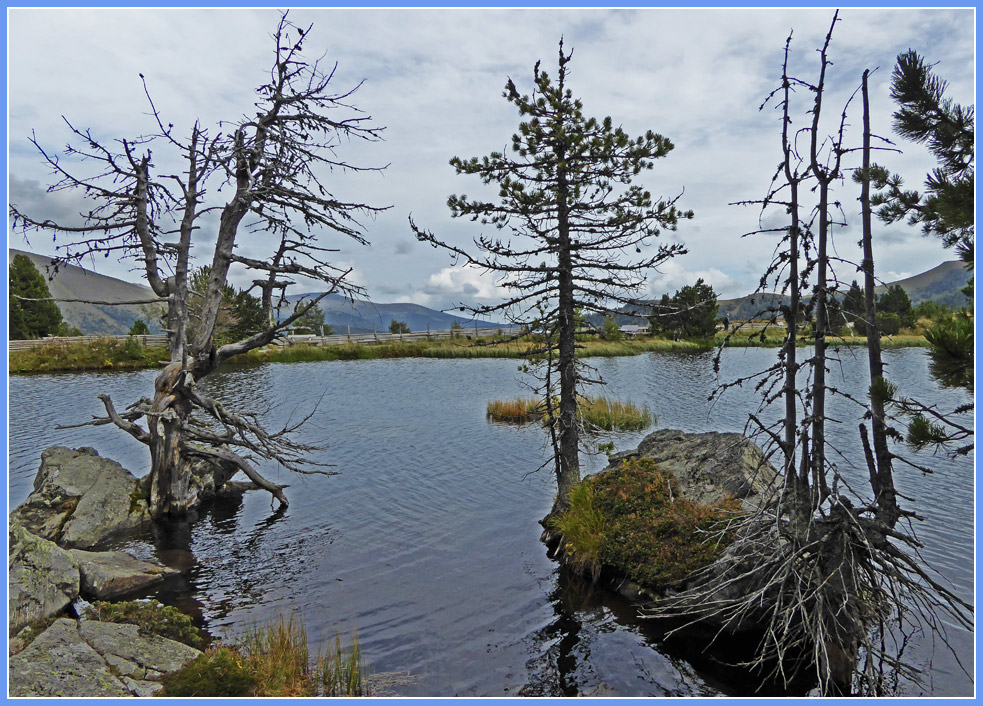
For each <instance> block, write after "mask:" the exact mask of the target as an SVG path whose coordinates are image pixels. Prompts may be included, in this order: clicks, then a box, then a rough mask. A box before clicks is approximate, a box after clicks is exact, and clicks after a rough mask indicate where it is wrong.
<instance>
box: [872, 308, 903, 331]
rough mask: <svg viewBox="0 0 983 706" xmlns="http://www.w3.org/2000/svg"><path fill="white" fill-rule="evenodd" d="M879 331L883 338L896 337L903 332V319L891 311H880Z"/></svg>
mask: <svg viewBox="0 0 983 706" xmlns="http://www.w3.org/2000/svg"><path fill="white" fill-rule="evenodd" d="M877 330H878V331H880V333H881V335H882V336H894V335H895V334H897V333H899V332H900V331H901V317H899V316H898V315H897V314H895V313H892V312H889V311H878V312H877Z"/></svg>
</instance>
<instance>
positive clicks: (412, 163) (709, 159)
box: [8, 8, 975, 309]
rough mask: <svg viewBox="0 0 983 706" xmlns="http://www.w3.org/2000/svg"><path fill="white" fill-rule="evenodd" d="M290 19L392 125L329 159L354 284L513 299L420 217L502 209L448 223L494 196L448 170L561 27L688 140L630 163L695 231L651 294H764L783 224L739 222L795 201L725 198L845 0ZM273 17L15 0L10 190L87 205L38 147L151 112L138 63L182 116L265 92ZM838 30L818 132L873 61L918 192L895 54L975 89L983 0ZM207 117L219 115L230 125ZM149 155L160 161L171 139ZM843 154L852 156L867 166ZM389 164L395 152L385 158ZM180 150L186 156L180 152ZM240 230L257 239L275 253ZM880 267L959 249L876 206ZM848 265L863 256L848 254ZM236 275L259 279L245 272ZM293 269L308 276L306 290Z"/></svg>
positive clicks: (121, 131)
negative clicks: (453, 202)
mask: <svg viewBox="0 0 983 706" xmlns="http://www.w3.org/2000/svg"><path fill="white" fill-rule="evenodd" d="M290 17H291V19H292V21H293V22H294V23H295V24H298V25H301V26H304V27H306V26H307V25H309V24H313V25H314V27H313V31H312V33H310V34H309V36H308V40H307V46H306V49H307V51H308V53H309V54H310V55H311V56H312V57H314V58H317V57H321V56H323V57H324V58H323V60H324V61H326V62H337V63H338V69H337V72H336V74H335V76H334V79H333V85H335V86H336V88H337V90H347V89H348V88H351V87H352V86H355V85H357V84H358V83H359V82H364V83H362V86H361V88H359V90H358V91H357V93H356V94H355V95H354V97H353V98H352V101H351V102H352V103H353V104H354V105H355V106H357V107H358V108H359V109H360V110H362V111H364V113H365V114H367V115H370V116H371V117H372V120H373V123H374V124H375V125H378V126H384V127H385V131H384V132H383V137H384V140H383V141H381V142H375V143H348V142H345V143H342V144H341V145H339V147H338V154H339V156H341V157H343V158H344V159H346V160H348V161H351V162H352V163H354V164H359V165H362V166H376V167H382V166H386V169H385V170H383V171H381V172H372V171H370V172H360V173H338V172H334V173H331V174H328V175H326V184H327V186H328V187H329V188H330V189H331V190H332V192H333V193H334V194H335V195H336V196H338V197H339V198H344V199H351V200H355V201H359V202H363V203H367V204H371V205H373V206H388V207H390V208H388V209H387V210H386V211H384V212H383V213H381V214H379V215H378V216H376V217H375V218H373V219H369V220H366V221H365V222H364V225H365V235H366V237H367V239H368V240H369V241H370V243H371V245H370V246H369V247H364V246H359V245H357V244H355V243H354V242H353V241H346V240H344V239H341V238H340V237H339V236H337V235H334V234H330V233H326V234H323V237H322V238H321V241H320V242H321V244H322V245H323V246H325V247H331V248H337V249H338V252H336V253H335V254H334V260H333V262H334V264H336V265H338V266H341V267H345V268H348V267H350V268H352V275H351V276H352V278H353V281H354V282H355V283H356V284H359V285H361V286H363V287H365V288H366V290H367V292H368V294H369V297H370V298H371V299H372V300H373V301H376V302H380V303H381V302H399V301H403V302H406V301H408V302H414V303H418V304H422V305H425V306H430V307H434V308H438V309H447V308H451V307H454V306H456V305H457V304H458V303H461V302H464V303H470V304H483V303H491V302H494V301H497V300H498V298H500V297H502V295H503V293H504V292H503V290H502V289H501V287H500V283H497V282H496V281H495V280H494V279H492V278H491V277H489V276H488V275H487V274H483V273H481V272H478V271H475V270H472V269H468V268H466V267H462V266H460V265H455V264H454V262H453V261H452V260H451V258H450V257H449V255H448V254H447V253H446V252H443V251H440V250H435V249H433V248H431V247H430V246H429V245H426V244H423V243H419V242H417V241H416V239H415V238H414V236H413V234H412V232H411V231H410V228H409V226H408V223H407V217H408V216H409V215H410V214H412V216H413V219H414V220H415V222H416V223H417V224H418V225H419V226H421V227H423V228H426V229H428V230H431V231H433V232H434V233H435V234H437V235H438V236H440V237H441V238H442V239H444V240H446V241H449V242H453V243H455V244H459V245H467V244H469V243H470V242H471V239H472V238H474V237H477V236H478V235H481V234H494V232H493V227H491V226H482V225H481V224H479V223H474V222H471V221H470V220H467V219H453V218H451V215H450V211H449V210H448V208H447V205H446V202H447V197H448V196H449V195H451V194H468V195H469V196H473V197H477V196H485V197H494V195H495V192H494V191H493V190H489V187H484V186H482V184H481V183H480V181H479V180H478V178H477V177H473V176H464V175H456V174H455V172H454V169H453V168H452V167H451V166H449V164H448V161H449V160H450V158H451V157H453V156H459V157H473V156H483V155H486V154H488V153H490V152H492V151H501V150H503V149H505V148H506V147H507V145H509V143H510V140H511V136H512V134H513V133H515V132H516V131H517V129H518V125H519V121H520V118H519V116H518V114H517V112H516V110H515V109H514V107H513V106H512V105H511V104H510V103H508V102H507V101H506V100H505V99H504V98H503V97H502V91H503V87H504V85H505V82H506V80H507V79H508V78H510V77H511V78H512V80H514V81H515V83H516V85H517V87H518V89H519V90H520V92H522V93H528V92H529V91H530V89H531V86H532V74H533V66H534V64H535V63H536V62H537V61H538V60H542V66H543V69H544V70H546V71H548V72H550V73H551V74H553V75H555V67H556V57H557V44H558V41H559V39H560V38H561V37H562V38H563V41H564V46H565V47H566V48H567V49H573V51H574V54H573V61H572V63H571V65H570V66H571V70H572V73H571V77H570V79H569V82H568V85H569V86H570V88H571V89H572V90H573V92H574V94H575V95H576V96H577V97H579V98H581V99H582V101H583V104H584V112H585V114H586V115H590V116H595V117H599V118H600V117H604V116H611V118H612V120H613V122H614V123H615V125H621V126H622V127H623V128H624V129H625V130H626V132H628V133H629V134H630V135H632V136H635V135H641V134H644V132H645V131H646V130H653V131H654V132H656V133H659V134H661V135H663V136H665V137H667V138H669V139H670V140H671V141H672V143H673V144H674V146H675V149H674V150H673V151H672V152H671V153H670V154H669V155H668V156H667V157H665V158H663V159H660V160H657V162H656V165H655V168H654V169H652V170H650V171H646V172H643V173H642V174H641V175H640V176H639V177H638V179H637V183H640V184H642V185H643V186H645V188H647V189H648V190H650V191H651V192H652V194H653V196H655V197H666V198H672V197H675V196H677V195H680V194H681V196H680V198H679V202H678V205H679V206H680V207H681V208H684V209H692V210H693V211H694V213H695V216H694V218H693V219H692V220H690V221H683V222H681V223H680V225H679V228H678V230H677V231H676V232H665V233H663V235H662V236H661V240H662V241H664V242H681V243H683V244H684V245H685V246H686V248H687V249H688V253H687V254H686V255H683V256H680V257H678V258H676V259H674V260H672V261H670V262H668V263H666V264H664V265H663V266H661V267H660V268H659V269H658V271H651V272H649V273H647V284H646V288H647V289H646V290H645V291H643V292H642V294H643V295H645V296H651V297H659V296H661V295H662V294H663V293H665V292H669V293H672V292H674V291H675V290H677V289H679V288H680V287H682V286H684V285H687V284H692V283H693V282H695V281H696V279H697V278H700V277H702V278H703V279H704V280H705V281H707V282H709V283H710V284H711V285H712V286H713V287H714V289H715V291H716V292H717V293H718V295H719V296H720V297H721V298H728V297H737V296H742V295H744V294H748V293H750V292H751V291H753V290H754V289H755V288H756V287H757V285H758V281H759V278H760V276H761V274H762V272H763V270H764V268H765V267H766V265H767V263H768V262H769V261H770V259H771V257H772V252H773V249H774V246H775V238H774V237H773V236H763V235H757V236H747V237H742V236H743V235H744V234H746V233H749V232H751V231H754V230H757V229H758V228H760V227H761V226H762V225H764V226H765V227H771V226H776V225H781V224H782V221H781V215H780V214H776V213H767V214H765V215H764V217H763V220H762V214H761V213H760V210H759V209H758V208H756V207H747V206H739V205H732V204H734V203H735V202H739V201H748V200H755V199H760V198H762V197H763V196H764V195H765V193H766V192H767V189H768V186H769V182H770V179H771V176H772V174H773V172H774V170H775V168H776V166H777V164H778V162H779V160H780V158H781V151H780V149H781V143H780V129H781V124H780V120H779V117H780V116H779V113H778V112H777V111H776V110H775V109H774V108H773V106H772V104H768V105H766V106H765V107H764V109H759V106H761V104H762V102H763V101H764V100H765V98H766V97H767V96H768V94H769V93H770V92H771V91H772V90H773V89H775V88H776V87H777V86H778V85H779V77H780V71H781V62H782V55H783V50H784V46H785V41H786V38H787V37H788V35H789V33H790V32H792V33H793V39H792V45H791V46H792V54H791V61H792V73H793V75H796V76H798V77H800V78H803V79H805V80H809V81H814V80H815V79H816V77H817V76H818V69H819V55H818V52H817V49H818V48H819V47H820V46H821V44H822V41H823V38H824V37H825V35H826V33H827V31H828V30H829V26H830V22H831V20H832V17H833V9H831V8H823V9H782V8H767V9H727V8H716V9H661V8H641V9H622V10H608V9H430V10H427V9H325V10H319V9H295V10H291V12H290ZM278 18H279V13H278V12H277V11H276V10H272V9H212V10H201V9H131V10H120V9H100V10H93V9H78V10H76V9H68V8H62V9H51V10H42V9H12V10H8V95H9V104H8V105H9V115H8V197H9V200H10V201H11V202H12V203H15V204H17V205H18V207H20V208H21V209H22V210H24V211H25V212H27V213H30V214H32V215H33V216H34V217H35V218H51V219H54V220H57V219H59V218H61V219H63V220H70V219H72V218H73V217H76V214H78V213H79V212H80V211H82V210H88V209H89V207H88V206H86V205H84V204H83V203H81V202H80V201H79V198H78V197H77V196H75V195H72V194H67V193H64V192H60V193H54V194H50V193H46V191H45V189H46V186H47V185H48V184H50V183H51V177H50V174H49V171H48V169H47V168H46V167H45V165H43V164H42V163H41V161H40V159H39V155H38V153H37V151H36V149H35V148H34V147H33V145H31V143H30V142H29V141H28V138H29V137H30V136H31V135H32V132H33V134H36V136H37V139H38V141H39V142H40V143H41V144H42V145H43V146H44V147H45V149H46V150H52V151H57V150H58V149H60V148H62V147H64V145H65V143H66V142H67V140H68V135H69V134H68V131H67V128H66V126H65V124H64V122H63V118H62V116H64V117H65V118H67V119H68V120H70V121H71V122H72V124H74V125H76V126H77V127H80V128H89V129H91V130H92V132H93V135H95V136H96V137H98V138H100V139H104V140H110V139H114V138H120V137H129V138H132V137H134V136H137V135H140V134H144V133H147V132H149V131H150V130H151V129H152V127H153V123H152V120H151V117H150V115H149V106H148V103H147V100H146V97H145V95H144V89H143V85H142V83H141V81H140V77H139V74H140V73H143V74H144V75H145V76H146V80H147V86H148V89H149V91H150V93H151V95H152V96H153V99H154V102H155V104H156V106H157V108H158V110H159V111H160V113H161V115H162V117H163V119H164V121H165V122H171V123H174V125H175V128H176V130H178V131H179V132H183V133H185V134H187V132H188V131H189V130H190V127H191V125H192V124H193V121H194V120H196V119H197V120H199V121H201V123H202V124H203V125H206V126H216V125H217V124H218V123H219V121H221V120H236V119H238V118H239V117H241V116H242V115H244V114H249V113H250V112H251V109H252V102H253V98H254V93H253V91H254V89H255V88H256V87H257V86H259V85H260V84H261V83H262V82H263V81H264V79H265V78H266V77H267V76H268V71H269V69H270V67H271V66H272V63H273V42H272V40H271V38H270V36H271V33H272V31H273V30H274V29H275V26H276V23H277V21H278ZM840 20H841V21H840V22H839V23H837V25H836V28H835V30H834V34H833V41H832V44H831V50H830V56H831V58H832V60H833V62H834V63H833V66H832V67H831V68H830V69H829V76H828V83H829V90H828V91H827V94H826V98H825V101H826V103H825V104H826V106H828V107H827V109H826V112H825V117H826V118H828V120H824V125H823V127H824V130H825V131H826V132H827V133H831V132H833V131H835V130H836V129H837V127H838V124H839V119H840V113H841V112H842V110H843V107H844V106H845V105H846V104H847V101H848V99H849V98H850V96H851V95H852V94H853V93H854V91H855V90H856V89H857V87H858V86H859V83H860V76H861V74H862V72H863V70H864V69H866V68H869V69H871V70H874V69H876V71H874V73H873V75H872V77H871V108H872V127H873V132H874V133H875V134H877V135H880V136H882V137H885V138H888V139H890V140H891V141H893V142H894V143H896V144H895V146H896V147H897V148H898V149H900V150H901V152H900V153H899V152H882V153H880V154H879V155H877V156H876V157H875V159H877V160H878V161H881V162H882V163H884V164H886V165H887V166H888V167H889V168H890V169H891V170H892V171H895V172H897V173H900V174H901V175H902V176H903V177H904V178H905V181H906V184H907V185H908V186H911V187H914V188H919V187H920V186H921V184H922V182H923V180H924V178H925V175H926V174H927V173H928V172H929V171H930V170H931V169H932V168H933V166H934V160H933V158H932V156H931V155H930V154H929V153H928V151H927V149H926V148H925V147H923V146H920V145H915V144H912V143H908V142H905V141H903V140H901V139H900V138H898V137H897V136H895V135H894V134H893V133H892V130H891V113H892V112H893V110H894V105H893V104H892V103H891V100H890V94H889V92H890V75H891V69H892V67H893V65H894V62H895V58H896V56H897V55H898V54H899V53H900V52H903V51H905V50H907V49H909V48H911V49H915V50H916V51H918V52H919V53H920V54H922V55H923V56H924V57H925V58H926V60H927V61H929V62H932V63H936V62H937V66H936V71H937V72H938V74H939V75H940V76H942V77H943V78H944V79H946V80H947V81H948V83H949V88H948V95H949V97H951V98H952V99H954V100H955V101H956V102H959V103H962V104H964V105H972V104H973V103H974V87H975V74H974V71H975V40H974V26H975V15H974V10H973V9H972V8H968V9H967V8H964V9H949V10H925V9H921V10H920V9H908V8H906V9H869V10H868V9H859V8H856V9H855V8H845V9H842V10H841V11H840ZM809 100H811V99H810V97H809V96H808V94H807V92H805V91H800V92H799V93H798V94H797V96H796V101H797V105H798V110H797V114H796V115H795V117H794V120H795V121H796V124H797V126H801V125H804V124H805V122H806V120H807V119H809V116H807V115H806V110H807V108H808V105H807V102H808V101H809ZM847 123H848V128H847V134H848V137H852V138H853V144H857V145H859V141H860V132H859V131H860V124H861V113H860V105H859V97H857V98H855V99H854V101H853V103H851V107H850V110H849V112H848V120H847ZM217 129H218V128H217V127H212V130H213V131H214V130H217ZM162 147H163V146H161V149H159V150H157V151H155V154H154V161H155V164H157V167H158V172H160V171H161V170H163V169H165V168H166V166H167V165H168V160H169V159H170V157H169V156H168V155H167V154H166V153H164V151H163V149H162ZM858 159H859V157H858V156H856V155H848V156H847V157H846V158H845V164H846V163H849V164H851V165H852V164H855V163H856V162H857V160H858ZM387 165H388V166H387ZM176 168H177V167H175V169H176ZM858 195H859V192H858V190H857V188H856V187H855V186H854V185H853V184H852V183H851V182H850V181H849V180H848V179H847V180H846V181H844V182H843V183H841V184H838V185H836V186H835V192H834V196H835V198H837V199H838V200H840V202H841V203H842V207H843V211H844V214H845V218H846V222H847V224H848V225H847V226H846V227H844V228H841V229H839V230H838V232H837V233H836V234H835V240H834V244H835V254H836V256H838V257H842V258H843V259H845V260H856V261H859V256H858V248H857V247H856V241H857V240H858V239H859V233H858V228H859V220H860V218H859V210H860V208H859V203H858V202H857V196H858ZM200 236H201V237H200V241H199V242H198V243H197V245H196V249H195V255H196V257H197V258H198V259H197V262H198V263H199V264H204V263H205V262H207V261H208V259H209V258H208V251H209V247H208V245H209V243H208V239H209V232H207V229H206V230H203V231H202V232H201V233H200ZM8 242H9V244H10V246H11V247H14V248H22V249H27V250H32V251H34V252H39V253H42V254H52V253H54V245H53V243H52V240H51V236H50V235H47V234H44V233H34V234H32V235H31V236H30V242H29V243H28V242H25V241H24V240H23V238H22V237H21V236H19V235H11V236H10V237H9V240H8ZM264 245H268V244H264V243H263V242H262V241H261V240H257V239H256V238H248V237H244V238H243V239H242V240H241V241H240V247H241V250H242V252H243V253H244V254H247V255H250V256H255V257H263V256H264V253H266V252H268V251H267V250H266V249H264ZM874 249H875V261H876V269H877V274H878V276H879V278H881V279H882V280H883V281H892V280H896V279H901V278H904V277H907V276H911V275H915V274H918V273H920V272H923V271H925V270H927V269H930V268H932V267H934V266H936V265H938V264H940V263H941V262H943V261H945V260H952V259H955V256H954V254H953V253H952V252H951V251H947V250H945V249H944V248H942V247H941V245H940V244H939V242H938V241H937V240H936V239H934V238H926V237H924V236H923V235H922V234H921V232H920V229H919V228H917V227H911V226H908V225H906V224H904V223H900V224H894V225H884V224H879V223H875V242H874ZM84 265H85V266H86V267H88V268H90V269H93V270H95V271H97V272H99V273H101V274H106V275H110V276H114V277H119V278H121V279H126V280H129V281H139V280H140V274H139V272H138V271H136V270H135V269H134V264H133V263H132V262H123V263H120V262H116V261H114V260H105V259H102V258H99V259H98V261H88V262H86V263H84ZM838 274H839V276H840V277H841V278H842V279H844V280H845V281H846V282H847V283H849V281H850V280H851V279H854V278H856V277H857V274H856V268H855V267H854V266H850V265H845V264H844V265H840V266H839V267H838ZM233 283H235V284H237V285H240V286H241V285H243V284H245V283H246V275H245V274H244V273H242V272H235V273H233ZM303 285H304V283H301V286H300V288H299V291H303V290H305V289H306V287H304V286H303Z"/></svg>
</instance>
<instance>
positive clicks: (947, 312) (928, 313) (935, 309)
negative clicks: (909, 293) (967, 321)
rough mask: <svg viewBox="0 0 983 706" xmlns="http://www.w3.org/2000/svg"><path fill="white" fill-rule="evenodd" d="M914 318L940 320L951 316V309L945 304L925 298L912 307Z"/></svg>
mask: <svg viewBox="0 0 983 706" xmlns="http://www.w3.org/2000/svg"><path fill="white" fill-rule="evenodd" d="M913 313H914V315H915V320H916V321H917V320H918V319H930V320H932V321H942V320H943V319H948V318H949V317H950V316H952V310H951V309H950V308H949V307H948V305H946V304H939V303H937V302H934V301H932V300H931V299H926V300H925V301H923V302H921V303H919V304H918V306H916V307H915V309H914V312H913Z"/></svg>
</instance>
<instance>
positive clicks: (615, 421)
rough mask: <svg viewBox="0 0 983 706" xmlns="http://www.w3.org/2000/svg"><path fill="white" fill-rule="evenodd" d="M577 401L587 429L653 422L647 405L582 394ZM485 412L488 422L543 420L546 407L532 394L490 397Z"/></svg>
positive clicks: (625, 427) (635, 427)
mask: <svg viewBox="0 0 983 706" xmlns="http://www.w3.org/2000/svg"><path fill="white" fill-rule="evenodd" d="M579 402H580V409H579V413H580V417H581V419H582V421H583V422H584V425H585V426H586V427H587V429H588V430H604V431H636V430H639V429H645V428H647V427H649V426H651V425H652V424H653V423H654V422H655V415H654V414H652V412H650V411H649V410H648V408H646V407H639V406H638V405H635V404H632V403H631V402H620V401H618V400H611V399H608V398H607V397H582V398H580V399H579ZM556 404H557V405H558V404H559V402H557V403H556ZM486 414H487V416H488V418H489V419H491V420H492V421H496V422H512V423H519V424H525V423H529V422H536V421H540V420H543V418H544V417H545V415H546V406H545V404H543V401H542V400H539V399H536V398H533V397H518V398H515V399H511V400H492V401H491V402H489V403H488V406H487V408H486Z"/></svg>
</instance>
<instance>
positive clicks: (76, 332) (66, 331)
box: [55, 321, 82, 338]
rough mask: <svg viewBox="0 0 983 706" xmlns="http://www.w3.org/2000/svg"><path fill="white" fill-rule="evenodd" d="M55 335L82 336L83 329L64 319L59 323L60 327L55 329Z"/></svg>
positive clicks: (65, 336) (66, 336) (64, 336)
mask: <svg viewBox="0 0 983 706" xmlns="http://www.w3.org/2000/svg"><path fill="white" fill-rule="evenodd" d="M55 335H56V336H59V337H62V338H71V337H73V336H81V335H82V329H80V328H79V327H78V326H69V325H68V322H67V321H62V322H61V323H60V324H58V329H57V330H56V331H55Z"/></svg>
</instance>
